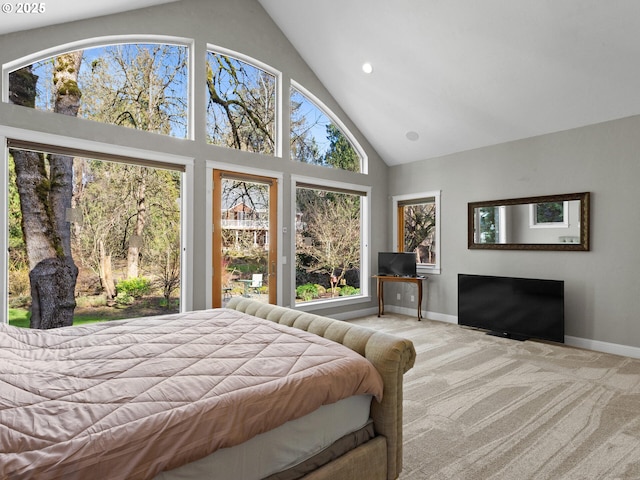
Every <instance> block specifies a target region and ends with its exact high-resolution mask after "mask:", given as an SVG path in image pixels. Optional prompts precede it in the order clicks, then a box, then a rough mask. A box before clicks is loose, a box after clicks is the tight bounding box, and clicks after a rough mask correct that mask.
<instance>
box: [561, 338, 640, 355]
mask: <svg viewBox="0 0 640 480" xmlns="http://www.w3.org/2000/svg"><path fill="white" fill-rule="evenodd" d="M564 343H565V345H569V346H570V347H578V348H584V349H586V350H594V351H596V352H603V353H611V354H613V355H622V356H623V357H632V358H640V348H638V347H632V346H630V345H620V344H618V343H609V342H601V341H599V340H590V339H588V338H580V337H570V336H566V335H565V337H564Z"/></svg>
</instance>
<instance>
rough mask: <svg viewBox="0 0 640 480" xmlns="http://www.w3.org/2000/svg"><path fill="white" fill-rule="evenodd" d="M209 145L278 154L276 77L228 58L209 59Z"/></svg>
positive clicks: (213, 55) (211, 55)
mask: <svg viewBox="0 0 640 480" xmlns="http://www.w3.org/2000/svg"><path fill="white" fill-rule="evenodd" d="M207 91H208V103H207V135H208V141H209V143H212V144H214V145H219V146H222V147H229V148H235V149H238V150H245V151H248V152H254V153H263V154H266V155H275V153H276V77H275V75H274V74H272V73H269V72H267V71H265V70H263V69H261V68H258V67H256V66H255V65H252V64H250V63H247V62H243V61H241V60H238V59H236V58H234V57H232V56H229V55H223V54H221V53H216V52H209V53H208V55H207Z"/></svg>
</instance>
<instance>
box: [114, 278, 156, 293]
mask: <svg viewBox="0 0 640 480" xmlns="http://www.w3.org/2000/svg"><path fill="white" fill-rule="evenodd" d="M150 291H151V280H149V279H148V278H144V277H137V278H130V279H128V280H120V281H119V282H118V283H117V284H116V293H117V296H118V297H123V298H125V297H133V298H140V297H142V296H144V295H147V294H148V293H149V292H150Z"/></svg>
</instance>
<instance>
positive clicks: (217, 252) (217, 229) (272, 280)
mask: <svg viewBox="0 0 640 480" xmlns="http://www.w3.org/2000/svg"><path fill="white" fill-rule="evenodd" d="M212 175H213V195H212V217H213V219H212V220H213V235H212V241H211V244H212V263H213V264H212V274H213V278H212V284H211V302H212V307H213V308H219V307H220V306H221V305H222V276H221V275H218V274H217V271H218V268H219V266H220V265H222V194H221V191H222V189H221V182H222V179H223V178H231V179H235V180H246V181H248V182H255V183H263V184H267V185H268V186H269V250H268V253H267V275H268V282H269V303H271V304H274V305H275V304H276V303H277V299H278V288H277V285H278V260H277V259H278V235H277V232H278V178H276V177H269V176H264V175H254V174H247V173H239V172H234V171H232V170H223V169H215V168H214V169H213V173H212Z"/></svg>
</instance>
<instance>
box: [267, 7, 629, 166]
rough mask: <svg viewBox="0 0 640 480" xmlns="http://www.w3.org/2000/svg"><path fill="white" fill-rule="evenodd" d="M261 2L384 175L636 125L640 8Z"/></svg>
mask: <svg viewBox="0 0 640 480" xmlns="http://www.w3.org/2000/svg"><path fill="white" fill-rule="evenodd" d="M259 2H260V3H261V4H262V6H263V7H264V8H265V9H266V10H267V12H268V13H269V14H270V15H271V17H272V18H273V19H274V20H275V22H276V23H277V24H278V25H279V27H280V28H281V29H282V31H283V32H284V33H285V34H286V35H287V37H288V38H289V40H290V41H291V43H293V45H295V47H296V48H297V49H298V51H299V52H300V54H301V55H302V57H303V58H304V59H305V60H306V61H307V63H308V64H309V65H310V66H311V68H312V69H313V70H314V71H315V73H316V75H317V76H318V77H319V78H320V80H321V81H322V82H323V83H324V85H325V86H326V87H327V89H328V90H329V91H330V92H331V93H332V95H333V97H334V98H335V99H336V100H337V101H338V103H339V104H340V105H341V106H342V108H343V109H344V110H345V112H346V113H347V114H348V115H349V116H350V118H351V119H352V120H353V122H354V123H355V124H356V125H357V126H358V128H359V129H360V131H361V132H362V133H363V134H364V135H365V137H367V139H368V140H369V141H370V143H371V144H372V145H373V147H374V148H375V149H376V151H377V152H378V153H379V154H380V155H381V156H382V158H383V160H384V161H385V162H386V163H387V164H389V165H395V164H399V163H404V162H411V161H414V160H420V159H426V158H430V157H435V156H440V155H445V154H449V153H454V152H459V151H464V150H469V149H473V148H477V147H481V146H486V145H492V144H497V143H502V142H507V141H510V140H515V139H521V138H527V137H531V136H536V135H540V134H544V133H549V132H555V131H560V130H566V129H570V128H574V127H579V126H583V125H588V124H593V123H598V122H602V121H606V120H611V119H616V118H623V117H627V116H630V115H636V114H638V113H640V1H638V0H612V1H603V0H562V1H558V0H482V1H477V0H323V1H318V0H259ZM364 62H371V63H372V64H373V68H374V70H373V73H372V74H371V75H365V74H364V73H363V72H362V70H361V65H362V64H363V63H364ZM408 132H416V133H418V135H419V139H418V140H417V141H410V140H408V139H407V137H406V135H407V133H408ZM639 133H640V132H639Z"/></svg>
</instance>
